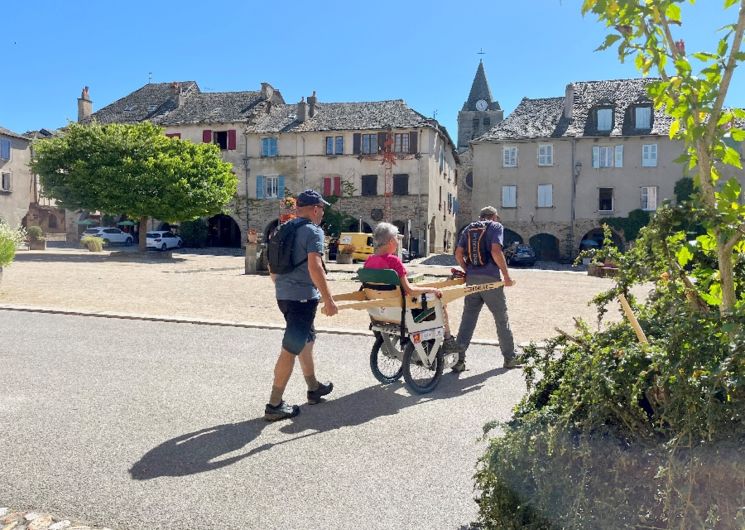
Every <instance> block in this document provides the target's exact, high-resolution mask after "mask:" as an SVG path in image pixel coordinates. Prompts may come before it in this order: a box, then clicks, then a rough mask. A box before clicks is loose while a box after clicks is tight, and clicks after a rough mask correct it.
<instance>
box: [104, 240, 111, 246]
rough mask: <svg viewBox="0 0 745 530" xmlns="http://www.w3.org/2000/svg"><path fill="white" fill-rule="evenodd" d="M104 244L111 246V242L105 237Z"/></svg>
mask: <svg viewBox="0 0 745 530" xmlns="http://www.w3.org/2000/svg"><path fill="white" fill-rule="evenodd" d="M102 244H103V246H105V247H107V246H109V244H110V242H109V240H108V239H104V240H103V243H102Z"/></svg>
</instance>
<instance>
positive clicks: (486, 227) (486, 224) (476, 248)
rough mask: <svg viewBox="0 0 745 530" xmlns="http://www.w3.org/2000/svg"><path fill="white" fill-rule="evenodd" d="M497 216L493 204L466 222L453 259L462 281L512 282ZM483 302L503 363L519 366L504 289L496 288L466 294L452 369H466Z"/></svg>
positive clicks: (501, 228)
mask: <svg viewBox="0 0 745 530" xmlns="http://www.w3.org/2000/svg"><path fill="white" fill-rule="evenodd" d="M497 219H499V216H498V215H497V209H496V208H494V207H493V206H487V207H486V208H483V209H482V210H481V212H480V214H479V220H478V221H475V222H473V223H471V224H470V225H468V226H467V227H466V228H465V229H464V230H463V232H462V233H461V236H460V238H459V239H458V248H457V249H456V250H455V259H456V260H457V261H458V263H459V264H460V266H461V267H463V270H464V271H466V285H478V284H483V283H491V282H495V281H499V280H500V278H501V279H502V280H503V281H504V286H505V287H511V286H512V285H515V282H514V281H513V280H512V278H510V273H509V271H508V270H507V263H506V261H505V258H504V254H503V252H502V245H503V241H504V240H503V238H504V227H503V226H502V225H501V223H499V222H498V221H497ZM484 304H486V307H487V308H489V311H491V314H492V315H493V317H494V322H495V324H496V325H497V337H498V338H499V347H500V349H501V350H502V356H503V357H504V367H505V368H518V367H520V362H519V361H518V360H517V358H516V352H515V342H514V339H513V337H512V331H511V330H510V320H509V317H508V316H507V300H506V298H505V296H504V289H503V288H500V289H491V290H489V291H483V292H476V293H473V294H469V295H468V296H466V298H465V300H464V302H463V317H462V318H461V321H460V328H459V330H458V339H457V340H458V345H459V346H461V348H462V350H463V353H461V354H460V356H459V359H458V362H457V363H456V364H455V365H453V368H452V369H453V371H454V372H462V371H464V370H465V369H466V351H467V350H468V346H470V344H471V339H472V338H473V332H474V330H475V329H476V323H477V322H478V319H479V314H480V313H481V308H482V307H483V306H484Z"/></svg>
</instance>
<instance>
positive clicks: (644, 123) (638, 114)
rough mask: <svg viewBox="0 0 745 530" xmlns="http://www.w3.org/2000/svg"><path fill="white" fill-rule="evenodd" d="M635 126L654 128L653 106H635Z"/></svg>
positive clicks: (637, 127)
mask: <svg viewBox="0 0 745 530" xmlns="http://www.w3.org/2000/svg"><path fill="white" fill-rule="evenodd" d="M634 128H636V129H651V128H652V107H648V106H644V107H635V108H634Z"/></svg>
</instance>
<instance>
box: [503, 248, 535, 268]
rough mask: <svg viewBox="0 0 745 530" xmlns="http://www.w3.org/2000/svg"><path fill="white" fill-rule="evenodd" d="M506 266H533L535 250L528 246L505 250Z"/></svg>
mask: <svg viewBox="0 0 745 530" xmlns="http://www.w3.org/2000/svg"><path fill="white" fill-rule="evenodd" d="M504 256H505V258H506V259H507V265H527V266H529V267H530V266H532V265H535V260H536V257H535V250H533V247H531V246H530V245H525V244H519V245H511V246H509V247H507V248H506V249H505V252H504Z"/></svg>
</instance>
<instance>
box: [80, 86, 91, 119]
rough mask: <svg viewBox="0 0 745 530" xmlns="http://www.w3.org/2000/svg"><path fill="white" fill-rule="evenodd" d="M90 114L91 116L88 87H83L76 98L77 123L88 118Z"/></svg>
mask: <svg viewBox="0 0 745 530" xmlns="http://www.w3.org/2000/svg"><path fill="white" fill-rule="evenodd" d="M91 114H93V102H92V101H91V100H90V97H89V96H88V87H84V88H83V92H82V93H81V94H80V97H79V98H78V122H81V121H83V120H85V119H87V118H90V116H91Z"/></svg>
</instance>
